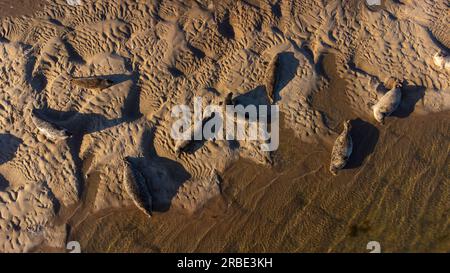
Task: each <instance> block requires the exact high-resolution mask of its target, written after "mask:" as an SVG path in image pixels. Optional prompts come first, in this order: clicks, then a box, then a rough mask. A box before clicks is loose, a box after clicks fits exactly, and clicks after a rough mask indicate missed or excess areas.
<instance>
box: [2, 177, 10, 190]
mask: <svg viewBox="0 0 450 273" xmlns="http://www.w3.org/2000/svg"><path fill="white" fill-rule="evenodd" d="M8 187H9V181H8V180H6V178H4V177H3V175H1V174H0V192H1V191H5V190H6V189H7V188H8Z"/></svg>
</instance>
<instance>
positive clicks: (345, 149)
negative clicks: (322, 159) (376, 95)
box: [330, 83, 402, 175]
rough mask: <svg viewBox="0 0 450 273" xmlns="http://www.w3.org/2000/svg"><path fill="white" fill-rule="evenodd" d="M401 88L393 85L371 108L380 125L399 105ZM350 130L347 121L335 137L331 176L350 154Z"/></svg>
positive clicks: (344, 163)
mask: <svg viewBox="0 0 450 273" xmlns="http://www.w3.org/2000/svg"><path fill="white" fill-rule="evenodd" d="M401 88H402V86H401V84H398V83H395V84H393V87H392V88H391V89H390V90H389V91H388V92H386V94H384V95H383V96H382V97H381V98H380V99H379V100H378V102H377V103H376V104H375V105H374V106H373V115H374V118H375V119H376V120H377V121H378V122H380V123H381V124H383V123H384V119H385V118H386V117H388V116H390V115H391V114H392V113H393V112H394V111H395V110H397V108H398V106H399V105H400V102H401V100H402V90H401ZM350 130H351V125H350V121H349V120H347V121H345V122H344V130H343V131H342V133H341V134H340V135H339V136H338V137H337V139H336V141H335V143H334V146H333V150H332V152H331V163H330V172H331V173H332V174H333V175H337V171H338V170H340V169H342V168H344V167H345V165H346V164H347V162H348V159H349V158H350V155H351V154H352V151H353V142H352V137H351V135H350Z"/></svg>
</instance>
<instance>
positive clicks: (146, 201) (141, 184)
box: [124, 158, 153, 217]
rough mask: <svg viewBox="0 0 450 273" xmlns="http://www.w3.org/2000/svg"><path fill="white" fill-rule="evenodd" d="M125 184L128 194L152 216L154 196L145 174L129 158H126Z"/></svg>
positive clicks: (141, 208) (140, 207)
mask: <svg viewBox="0 0 450 273" xmlns="http://www.w3.org/2000/svg"><path fill="white" fill-rule="evenodd" d="M124 162H125V172H124V185H125V190H126V191H127V193H128V196H130V198H131V199H132V200H133V202H134V204H135V205H136V206H137V207H138V208H139V209H140V210H141V211H143V212H144V213H145V214H146V215H147V216H148V217H151V216H152V209H153V203H152V196H151V193H150V190H149V188H148V186H147V182H146V179H145V177H144V175H143V174H142V173H141V172H140V171H139V170H138V169H136V168H135V167H134V166H133V165H132V163H131V162H130V160H129V158H125V159H124Z"/></svg>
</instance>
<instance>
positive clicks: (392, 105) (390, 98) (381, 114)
mask: <svg viewBox="0 0 450 273" xmlns="http://www.w3.org/2000/svg"><path fill="white" fill-rule="evenodd" d="M401 100H402V91H401V86H400V85H396V86H395V87H394V88H392V89H391V90H390V91H388V92H387V93H386V94H384V96H383V97H381V99H380V100H379V101H378V102H377V104H375V105H374V106H373V115H374V117H375V119H376V120H377V121H378V122H380V123H381V124H383V123H384V118H385V117H387V116H390V115H391V114H392V113H393V112H394V111H395V110H396V109H397V108H398V106H399V105H400V102H401Z"/></svg>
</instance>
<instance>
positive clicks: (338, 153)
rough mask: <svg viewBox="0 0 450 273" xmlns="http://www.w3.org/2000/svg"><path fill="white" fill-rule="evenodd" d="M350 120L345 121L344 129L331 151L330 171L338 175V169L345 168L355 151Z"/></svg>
mask: <svg viewBox="0 0 450 273" xmlns="http://www.w3.org/2000/svg"><path fill="white" fill-rule="evenodd" d="M350 130H351V125H350V121H349V120H347V121H345V122H344V130H343V131H342V133H341V134H340V135H339V136H338V138H337V139H336V141H335V142H334V146H333V151H332V152H331V163H330V172H331V173H332V174H333V175H337V171H338V170H340V169H342V168H344V167H345V165H346V164H347V161H348V159H349V158H350V155H351V154H352V151H353V141H352V137H351V136H350Z"/></svg>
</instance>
